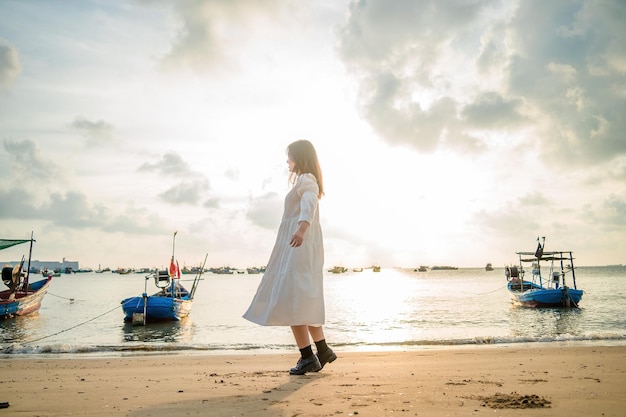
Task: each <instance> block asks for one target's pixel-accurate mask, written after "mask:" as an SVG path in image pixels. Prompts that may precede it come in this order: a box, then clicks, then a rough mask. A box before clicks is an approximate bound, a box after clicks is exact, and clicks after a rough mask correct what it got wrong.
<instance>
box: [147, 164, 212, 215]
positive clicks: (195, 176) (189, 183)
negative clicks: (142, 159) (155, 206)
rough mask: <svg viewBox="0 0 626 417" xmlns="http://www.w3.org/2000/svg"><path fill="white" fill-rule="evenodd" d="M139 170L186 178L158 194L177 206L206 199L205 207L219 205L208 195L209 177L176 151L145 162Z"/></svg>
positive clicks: (165, 200) (209, 189)
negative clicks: (197, 170)
mask: <svg viewBox="0 0 626 417" xmlns="http://www.w3.org/2000/svg"><path fill="white" fill-rule="evenodd" d="M139 171H143V172H152V171H156V172H158V173H159V174H160V175H163V176H167V177H184V178H185V180H184V181H181V182H179V183H178V184H175V185H173V186H171V187H169V188H168V189H167V190H165V191H163V192H161V193H159V194H158V197H159V198H160V199H161V200H162V201H164V202H166V203H168V204H171V205H175V206H177V205H180V204H191V205H195V204H198V203H199V202H200V201H202V200H204V202H203V203H202V204H203V206H204V207H218V206H219V201H218V200H217V199H215V198H210V197H209V198H207V197H206V196H207V195H208V194H209V193H210V192H211V184H210V182H209V179H208V178H206V176H205V175H204V174H202V173H199V172H195V171H193V170H192V169H191V167H190V166H189V164H188V163H187V162H185V160H184V159H183V158H182V157H181V156H180V155H179V154H177V153H176V152H168V153H166V154H165V155H163V157H162V158H161V160H160V161H159V162H156V163H147V162H146V163H144V164H143V165H141V166H140V167H139Z"/></svg>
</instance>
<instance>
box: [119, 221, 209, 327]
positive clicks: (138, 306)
mask: <svg viewBox="0 0 626 417" xmlns="http://www.w3.org/2000/svg"><path fill="white" fill-rule="evenodd" d="M175 241H176V233H174V242H175ZM173 247H174V244H173V245H172V259H171V261H170V268H169V270H159V271H154V272H152V273H150V274H148V275H146V281H145V287H144V292H143V294H142V295H140V296H137V297H130V298H126V299H124V300H122V302H121V304H122V310H123V311H124V321H125V322H132V323H133V324H143V325H145V324H146V323H148V322H159V321H179V320H181V319H183V318H185V317H187V316H189V313H190V312H191V306H192V303H193V298H194V294H195V292H196V289H197V287H198V283H199V281H200V279H201V277H202V272H203V271H204V264H203V265H202V267H201V268H199V269H198V272H197V274H196V276H195V278H194V280H193V285H192V287H191V290H189V291H188V290H187V289H186V288H185V287H183V285H182V284H181V283H180V277H181V271H180V268H179V267H178V262H176V261H175V259H174V249H173ZM207 256H208V254H207ZM204 262H205V263H206V256H205V258H204ZM151 279H152V280H154V284H155V285H156V287H157V288H159V291H158V292H156V293H154V294H152V295H148V291H147V286H148V281H149V280H151Z"/></svg>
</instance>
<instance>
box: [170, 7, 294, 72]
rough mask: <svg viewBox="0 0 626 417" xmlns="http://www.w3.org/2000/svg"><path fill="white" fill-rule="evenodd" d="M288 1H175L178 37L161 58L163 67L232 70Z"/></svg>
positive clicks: (200, 70) (202, 70)
mask: <svg viewBox="0 0 626 417" xmlns="http://www.w3.org/2000/svg"><path fill="white" fill-rule="evenodd" d="M284 4H286V1H285V0H266V1H263V2H259V1H256V0H233V1H223V0H204V1H185V2H176V3H175V6H174V7H175V11H176V13H177V14H178V16H179V17H180V28H179V31H178V36H177V38H176V40H175V41H174V42H173V44H172V48H171V50H170V51H169V52H168V53H167V54H166V55H165V56H164V57H163V58H162V60H161V64H162V66H163V68H165V69H167V70H170V69H177V68H180V67H183V68H190V69H192V70H194V71H197V72H200V73H202V72H207V71H217V70H230V69H232V68H233V66H235V65H236V64H235V63H236V62H237V60H238V59H239V57H238V54H237V51H238V49H239V47H240V46H241V45H242V44H243V43H244V42H245V41H247V40H249V39H250V38H252V37H253V34H254V36H257V35H258V33H259V32H258V30H255V29H258V27H259V25H260V24H261V22H263V21H275V20H276V19H278V18H279V15H280V14H279V12H280V10H281V8H282V7H283V5H284Z"/></svg>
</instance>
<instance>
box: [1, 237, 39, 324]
mask: <svg viewBox="0 0 626 417" xmlns="http://www.w3.org/2000/svg"><path fill="white" fill-rule="evenodd" d="M26 242H30V250H29V253H28V262H27V266H26V268H24V263H25V262H26V261H25V257H24V256H22V260H21V261H20V263H19V264H17V265H15V266H4V267H3V268H2V282H3V283H4V285H6V286H7V287H9V289H8V290H4V291H1V292H0V319H6V318H11V317H14V316H25V315H27V314H32V313H35V312H37V311H39V308H40V307H41V300H43V298H44V296H45V295H46V293H47V292H48V287H49V286H50V282H51V281H52V277H51V276H48V277H47V278H45V279H42V280H39V281H35V282H32V283H31V282H29V278H30V273H29V272H28V271H30V270H31V268H30V261H31V257H32V253H33V242H35V240H34V239H33V236H32V233H31V238H30V239H0V250H2V249H7V248H10V247H12V246H15V245H19V244H22V243H26Z"/></svg>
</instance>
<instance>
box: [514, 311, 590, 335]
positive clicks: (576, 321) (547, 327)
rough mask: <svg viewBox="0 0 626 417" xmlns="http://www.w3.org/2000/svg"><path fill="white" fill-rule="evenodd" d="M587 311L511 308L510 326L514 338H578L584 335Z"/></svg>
mask: <svg viewBox="0 0 626 417" xmlns="http://www.w3.org/2000/svg"><path fill="white" fill-rule="evenodd" d="M584 319H585V310H584V309H582V308H573V309H564V308H548V309H537V308H524V307H515V306H513V307H511V309H510V311H509V326H510V331H511V334H512V335H513V336H516V337H523V338H531V339H533V340H535V339H541V338H544V337H545V338H555V337H558V336H577V335H580V334H582V333H583V326H582V324H583V323H584Z"/></svg>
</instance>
